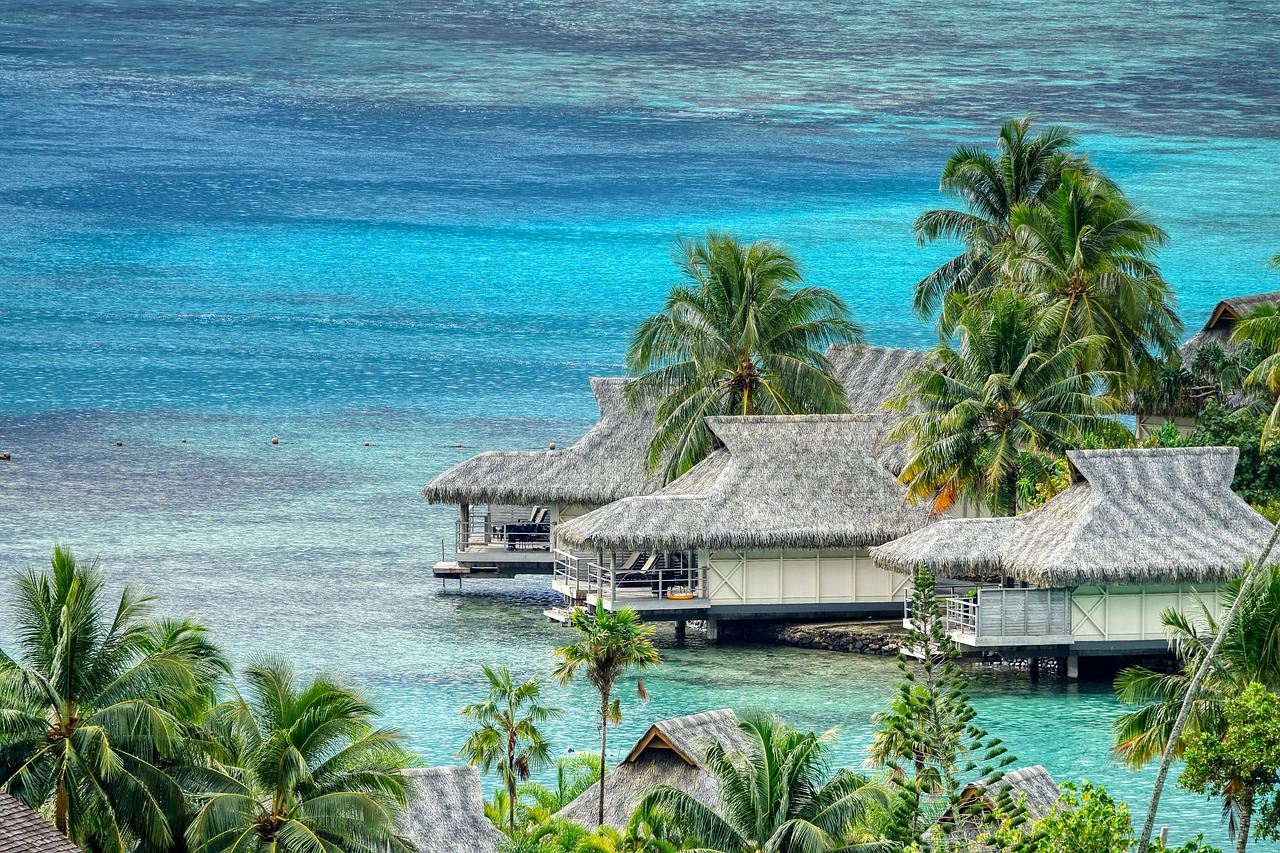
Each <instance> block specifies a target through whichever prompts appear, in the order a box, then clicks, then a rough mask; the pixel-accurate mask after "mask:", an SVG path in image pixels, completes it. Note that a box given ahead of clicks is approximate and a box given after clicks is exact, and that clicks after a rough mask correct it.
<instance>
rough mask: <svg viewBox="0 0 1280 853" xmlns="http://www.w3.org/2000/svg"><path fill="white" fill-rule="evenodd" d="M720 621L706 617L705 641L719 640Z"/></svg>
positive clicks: (712, 617)
mask: <svg viewBox="0 0 1280 853" xmlns="http://www.w3.org/2000/svg"><path fill="white" fill-rule="evenodd" d="M719 623H720V620H719V619H717V618H716V617H714V616H708V617H707V639H708V640H710V641H712V642H715V641H716V640H718V639H720V624H719Z"/></svg>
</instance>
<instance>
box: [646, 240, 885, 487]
mask: <svg viewBox="0 0 1280 853" xmlns="http://www.w3.org/2000/svg"><path fill="white" fill-rule="evenodd" d="M676 263H677V265H678V266H679V268H680V271H681V273H682V274H683V276H684V278H685V279H686V283H683V284H678V285H676V286H674V287H672V288H671V292H670V293H669V294H668V296H667V302H666V305H665V307H664V308H663V311H662V313H661V314H656V315H654V316H653V317H650V318H649V319H647V320H645V321H644V322H642V323H641V324H640V325H639V326H638V327H637V328H636V330H635V332H634V333H633V334H632V336H631V342H630V346H629V348H628V351H627V359H626V366H627V370H628V372H629V373H630V374H631V375H633V376H635V377H636V379H635V380H634V381H632V382H630V383H629V384H628V385H627V387H626V390H625V391H624V394H625V395H626V397H627V399H628V401H629V402H630V403H632V404H633V405H645V404H654V405H655V406H656V421H657V427H658V430H657V434H656V435H655V437H654V439H653V442H652V444H651V445H650V448H649V463H650V465H651V466H652V467H654V468H657V467H658V466H659V465H660V464H661V463H662V461H663V460H664V459H665V460H667V461H666V468H665V477H666V479H667V480H671V479H674V478H675V477H678V476H679V475H680V474H682V473H684V472H685V471H687V470H688V469H689V468H691V467H693V465H695V464H696V463H697V462H698V461H700V460H701V459H702V458H703V457H704V456H706V454H707V453H708V452H709V451H710V449H711V436H710V433H708V431H707V429H706V426H705V425H704V423H703V418H705V417H706V416H708V415H758V414H800V413H807V414H831V413H838V412H844V411H847V406H846V403H845V394H844V388H843V387H841V385H840V383H839V382H837V381H836V379H835V378H834V377H833V376H832V374H831V365H830V364H829V363H828V361H827V359H826V357H825V355H824V353H825V351H826V348H827V346H828V345H830V344H832V343H837V342H845V343H860V342H861V341H862V340H863V332H862V328H861V327H860V326H859V325H857V324H856V323H854V322H853V321H852V320H850V319H849V309H848V307H847V306H846V305H845V303H844V301H843V300H841V299H840V297H838V296H836V295H835V294H834V293H832V292H831V291H829V290H826V289H823V288H819V287H804V286H800V284H801V275H800V270H799V267H798V265H797V263H796V259H795V258H794V257H793V256H792V255H791V253H790V252H789V251H787V250H786V249H785V248H784V247H782V246H780V245H778V244H777V243H772V242H769V241H766V240H760V241H757V242H755V243H750V244H744V243H741V242H739V241H738V240H737V239H736V238H734V237H732V236H730V235H728V234H722V233H720V232H716V231H712V232H709V233H708V234H707V236H706V238H705V239H704V240H701V241H694V240H687V239H681V240H680V241H679V243H678V248H677V255H676Z"/></svg>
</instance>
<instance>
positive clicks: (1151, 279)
mask: <svg viewBox="0 0 1280 853" xmlns="http://www.w3.org/2000/svg"><path fill="white" fill-rule="evenodd" d="M1009 222H1010V229H1011V232H1012V239H1011V240H1010V241H1008V242H1007V243H1006V244H1004V245H1003V246H1002V247H1001V248H1000V249H999V250H998V251H997V252H996V255H997V256H998V257H1001V258H1002V259H1003V267H1004V269H1003V273H1002V274H1003V276H1004V278H1005V279H1006V280H1007V281H1008V282H1009V283H1010V284H1011V285H1012V286H1013V287H1015V288H1017V289H1019V290H1021V291H1023V292H1025V293H1027V294H1028V295H1029V296H1031V297H1032V298H1033V299H1035V300H1036V301H1037V302H1038V303H1039V304H1041V305H1042V306H1043V307H1044V308H1045V309H1046V311H1047V312H1048V313H1049V314H1050V315H1051V316H1053V317H1054V318H1055V319H1056V321H1057V323H1058V329H1059V335H1058V337H1059V341H1060V342H1062V343H1066V342H1069V341H1072V340H1075V339H1077V338H1081V337H1085V336H1088V335H1100V336H1101V337H1102V341H1103V342H1102V345H1101V346H1100V347H1099V348H1098V349H1097V350H1096V352H1095V355H1096V356H1097V359H1096V363H1094V364H1091V365H1088V366H1089V367H1096V368H1100V369H1103V370H1106V371H1107V372H1108V375H1109V377H1111V378H1112V379H1113V380H1114V381H1113V385H1114V386H1116V387H1115V389H1114V390H1117V391H1120V390H1128V389H1130V388H1131V387H1132V386H1133V384H1134V381H1135V380H1136V379H1137V378H1138V377H1139V374H1140V373H1141V374H1145V375H1149V374H1151V373H1152V372H1153V371H1154V369H1155V367H1156V365H1157V363H1158V359H1159V356H1161V355H1163V354H1164V353H1166V352H1170V351H1172V350H1174V349H1175V348H1176V347H1177V344H1178V339H1179V336H1180V335H1181V334H1182V321H1181V320H1180V319H1179V318H1178V312H1177V304H1176V301H1175V299H1174V296H1173V291H1172V290H1171V289H1170V287H1169V285H1168V283H1167V282H1166V281H1165V280H1164V278H1163V277H1162V276H1161V275H1160V270H1159V268H1158V267H1157V266H1156V264H1155V261H1154V254H1155V250H1156V249H1157V248H1158V247H1159V246H1161V245H1162V244H1163V243H1164V242H1165V239H1166V237H1165V233H1164V231H1162V230H1161V229H1160V228H1159V227H1157V226H1156V225H1155V224H1154V223H1152V222H1151V221H1150V220H1149V219H1147V218H1146V216H1145V214H1144V213H1143V212H1142V211H1141V210H1139V209H1138V208H1136V207H1135V206H1134V205H1133V204H1132V203H1131V202H1130V201H1129V200H1128V199H1127V198H1125V196H1124V195H1123V194H1122V193H1121V192H1120V191H1119V190H1118V189H1116V187H1115V186H1114V185H1113V184H1111V183H1110V182H1108V181H1105V180H1103V179H1102V178H1100V177H1099V176H1097V175H1096V174H1087V173H1082V172H1079V171H1077V170H1075V169H1066V170H1064V171H1062V173H1061V176H1060V180H1059V183H1058V187H1057V189H1055V190H1054V191H1053V192H1052V193H1051V194H1050V195H1049V196H1048V197H1046V198H1044V199H1041V200H1039V201H1038V202H1037V203H1036V204H1026V203H1021V204H1018V205H1016V206H1015V207H1014V209H1013V210H1012V211H1011V212H1010V216H1009Z"/></svg>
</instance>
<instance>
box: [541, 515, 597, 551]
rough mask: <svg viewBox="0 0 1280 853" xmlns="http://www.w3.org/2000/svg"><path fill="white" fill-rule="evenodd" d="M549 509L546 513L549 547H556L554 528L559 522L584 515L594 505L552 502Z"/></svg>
mask: <svg viewBox="0 0 1280 853" xmlns="http://www.w3.org/2000/svg"><path fill="white" fill-rule="evenodd" d="M550 509H551V512H550V513H549V514H548V517H549V518H550V519H551V547H552V548H555V547H557V546H556V528H557V527H559V526H560V523H561V522H563V521H569V520H571V519H574V518H577V517H578V516H580V515H586V514H587V513H589V512H591V510H593V509H596V507H593V506H586V505H584V504H571V505H569V506H560V505H558V504H552V505H551V507H550Z"/></svg>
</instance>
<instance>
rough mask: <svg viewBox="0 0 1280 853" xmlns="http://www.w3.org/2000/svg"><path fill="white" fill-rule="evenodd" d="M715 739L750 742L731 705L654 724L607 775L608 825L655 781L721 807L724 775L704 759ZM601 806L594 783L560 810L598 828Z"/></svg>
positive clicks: (621, 820)
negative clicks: (716, 773) (713, 770)
mask: <svg viewBox="0 0 1280 853" xmlns="http://www.w3.org/2000/svg"><path fill="white" fill-rule="evenodd" d="M713 742H715V743H719V744H721V745H723V746H724V747H725V748H726V749H746V748H747V747H748V743H747V739H746V738H745V737H744V736H743V734H742V731H741V730H740V729H739V728H738V717H737V715H736V714H734V713H733V711H730V710H720V711H703V712H702V713H700V714H690V715H688V716H685V717H675V718H674V719H670V720H662V721H661V722H657V723H654V724H653V725H652V726H650V727H649V730H648V731H646V732H645V733H644V734H643V735H642V736H641V737H640V739H639V740H637V741H636V743H635V745H634V746H633V747H631V751H630V752H628V753H627V755H626V757H625V758H623V759H622V761H620V762H619V763H618V766H617V767H615V768H613V769H612V770H610V771H609V774H608V776H607V777H606V778H605V799H604V823H605V825H606V826H613V827H617V828H618V829H622V828H624V827H625V826H626V825H627V822H628V821H630V820H631V815H632V814H633V813H634V812H635V810H636V806H638V805H639V804H640V800H641V799H642V798H643V797H644V795H645V794H647V793H648V792H649V791H650V790H652V789H653V788H654V786H656V785H670V786H671V787H673V788H678V789H679V790H681V791H684V792H685V793H687V794H690V795H692V796H693V797H695V798H697V799H698V800H700V801H701V802H703V803H704V804H706V805H708V806H710V807H711V808H713V809H714V808H718V807H719V804H720V781H719V780H718V779H717V778H716V777H715V776H714V775H713V774H712V773H711V772H710V771H708V770H707V769H706V767H705V765H704V763H703V760H704V757H705V755H706V748H707V746H708V745H709V744H711V743H713ZM599 808H600V791H599V788H598V787H596V786H594V785H593V786H592V787H590V788H588V789H587V790H586V791H584V792H583V793H582V795H581V796H579V797H578V798H577V799H576V800H574V801H573V802H571V803H570V804H569V805H567V806H565V807H564V808H563V809H561V810H560V812H559V814H557V815H556V816H557V817H560V818H564V819H566V820H571V821H573V822H574V823H576V824H578V825H579V826H583V827H586V828H587V829H595V828H596V825H597V820H598V818H599Z"/></svg>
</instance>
